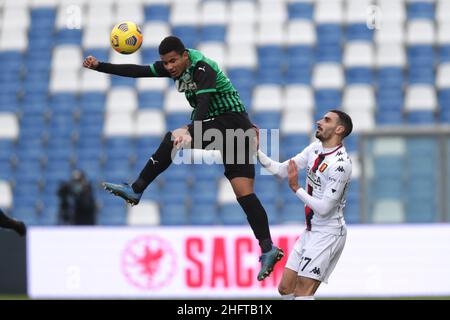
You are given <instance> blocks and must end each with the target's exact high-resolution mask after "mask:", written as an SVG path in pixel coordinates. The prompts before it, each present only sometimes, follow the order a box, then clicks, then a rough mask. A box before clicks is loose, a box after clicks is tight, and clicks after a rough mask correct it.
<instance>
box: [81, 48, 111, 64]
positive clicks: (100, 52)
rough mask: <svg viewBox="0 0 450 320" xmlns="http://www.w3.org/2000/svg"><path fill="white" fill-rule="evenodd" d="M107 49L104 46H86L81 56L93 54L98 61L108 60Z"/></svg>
mask: <svg viewBox="0 0 450 320" xmlns="http://www.w3.org/2000/svg"><path fill="white" fill-rule="evenodd" d="M109 52H110V50H109V49H106V48H86V49H84V51H83V57H87V56H89V55H90V56H94V57H96V58H97V60H98V61H109Z"/></svg>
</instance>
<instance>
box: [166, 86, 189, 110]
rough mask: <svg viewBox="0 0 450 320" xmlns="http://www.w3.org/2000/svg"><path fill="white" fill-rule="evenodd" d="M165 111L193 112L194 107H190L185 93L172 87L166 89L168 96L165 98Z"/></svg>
mask: <svg viewBox="0 0 450 320" xmlns="http://www.w3.org/2000/svg"><path fill="white" fill-rule="evenodd" d="M164 111H166V112H168V113H170V112H191V111H192V108H191V107H189V103H188V102H187V101H186V98H185V96H184V94H183V93H180V92H178V91H177V90H176V89H175V88H173V87H171V88H170V89H169V90H167V91H166V97H165V99H164Z"/></svg>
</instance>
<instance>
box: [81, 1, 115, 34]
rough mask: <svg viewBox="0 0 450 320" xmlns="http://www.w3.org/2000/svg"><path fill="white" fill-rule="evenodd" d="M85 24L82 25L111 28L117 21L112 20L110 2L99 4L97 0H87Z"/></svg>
mask: <svg viewBox="0 0 450 320" xmlns="http://www.w3.org/2000/svg"><path fill="white" fill-rule="evenodd" d="M83 16H86V21H85V22H86V24H84V23H85V22H84V21H83V25H87V26H92V27H109V28H112V26H113V25H114V24H116V23H117V21H116V20H114V18H115V16H114V7H113V4H112V3H105V4H101V3H98V2H97V1H95V2H89V3H88V4H87V15H83Z"/></svg>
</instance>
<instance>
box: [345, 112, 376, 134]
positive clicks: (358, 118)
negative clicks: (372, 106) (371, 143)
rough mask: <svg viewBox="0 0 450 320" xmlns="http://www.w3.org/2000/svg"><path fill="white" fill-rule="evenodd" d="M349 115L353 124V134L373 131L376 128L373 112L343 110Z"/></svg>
mask: <svg viewBox="0 0 450 320" xmlns="http://www.w3.org/2000/svg"><path fill="white" fill-rule="evenodd" d="M342 109H343V110H344V111H345V112H347V113H348V114H349V116H350V117H351V118H352V122H353V132H354V133H358V132H361V131H364V130H373V129H374V128H375V119H374V115H373V112H371V111H359V110H347V109H345V108H342Z"/></svg>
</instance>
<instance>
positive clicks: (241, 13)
mask: <svg viewBox="0 0 450 320" xmlns="http://www.w3.org/2000/svg"><path fill="white" fill-rule="evenodd" d="M256 13H257V7H256V2H254V1H247V0H242V1H241V0H237V1H231V2H230V17H229V22H231V23H235V22H238V23H242V22H245V23H255V22H256V21H257V19H256Z"/></svg>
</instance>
